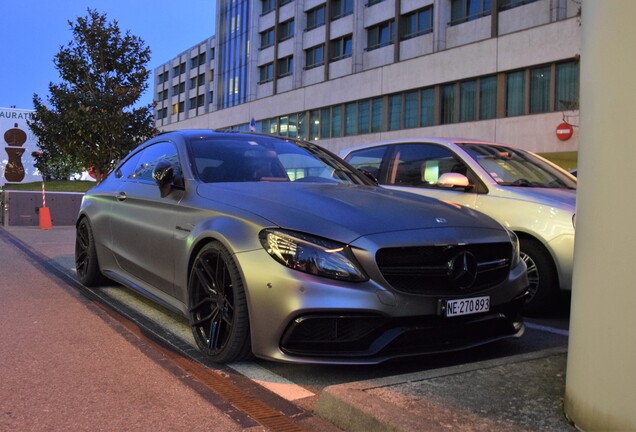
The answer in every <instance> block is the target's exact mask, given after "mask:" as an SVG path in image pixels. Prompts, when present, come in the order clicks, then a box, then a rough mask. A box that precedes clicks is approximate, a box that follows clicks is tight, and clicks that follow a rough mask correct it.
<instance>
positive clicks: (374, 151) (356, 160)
mask: <svg viewBox="0 0 636 432" xmlns="http://www.w3.org/2000/svg"><path fill="white" fill-rule="evenodd" d="M387 150H388V147H387V146H381V147H373V148H368V149H363V150H358V151H355V152H352V153H349V155H347V157H346V159H345V160H346V161H347V162H349V164H350V165H352V166H353V167H354V168H357V169H359V170H364V171H367V172H369V173H370V174H371V175H373V177H375V178H376V179H378V180H380V172H381V170H382V164H383V160H384V157H385V155H386V153H387ZM380 183H383V182H382V181H380Z"/></svg>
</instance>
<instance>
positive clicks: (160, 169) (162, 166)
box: [152, 161, 175, 198]
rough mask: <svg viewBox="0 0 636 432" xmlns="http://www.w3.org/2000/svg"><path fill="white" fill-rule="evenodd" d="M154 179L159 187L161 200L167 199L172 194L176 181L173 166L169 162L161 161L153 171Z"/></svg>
mask: <svg viewBox="0 0 636 432" xmlns="http://www.w3.org/2000/svg"><path fill="white" fill-rule="evenodd" d="M152 178H153V179H154V181H155V183H157V186H159V193H160V194H161V198H165V197H167V196H168V195H170V192H172V182H173V181H174V178H175V176H174V169H173V167H172V164H171V163H170V162H167V161H159V162H157V165H156V166H155V169H154V170H152Z"/></svg>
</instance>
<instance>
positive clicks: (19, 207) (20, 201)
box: [1, 190, 84, 226]
mask: <svg viewBox="0 0 636 432" xmlns="http://www.w3.org/2000/svg"><path fill="white" fill-rule="evenodd" d="M83 196H84V194H82V193H79V192H48V193H47V194H46V206H47V207H48V208H49V211H50V213H51V223H52V224H53V226H61V225H74V224H75V219H76V218H77V213H78V212H79V208H80V204H81V203H82V197H83ZM40 207H42V192H30V191H12V190H5V191H4V192H3V195H2V218H1V219H2V220H1V222H2V225H3V226H38V225H39V221H40V219H39V215H38V213H39V209H40Z"/></svg>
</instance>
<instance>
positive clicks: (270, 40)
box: [260, 28, 274, 49]
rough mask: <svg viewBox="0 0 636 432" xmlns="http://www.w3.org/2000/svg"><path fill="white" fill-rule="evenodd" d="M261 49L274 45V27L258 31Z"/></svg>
mask: <svg viewBox="0 0 636 432" xmlns="http://www.w3.org/2000/svg"><path fill="white" fill-rule="evenodd" d="M260 35H261V49H264V48H267V47H270V46H272V45H274V28H270V29H267V30H265V31H263V32H261V33H260Z"/></svg>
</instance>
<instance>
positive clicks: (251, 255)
mask: <svg viewBox="0 0 636 432" xmlns="http://www.w3.org/2000/svg"><path fill="white" fill-rule="evenodd" d="M518 253H519V252H518V242H517V239H516V236H515V235H514V234H513V233H512V232H510V231H508V230H506V229H505V228H503V227H502V226H501V225H500V224H499V223H497V222H495V221H494V220H492V219H490V218H489V217H487V216H485V215H483V214H481V213H478V212H475V211H472V210H469V209H464V208H459V206H456V205H454V204H450V203H445V202H442V201H438V200H434V199H430V198H426V197H418V196H415V195H412V194H406V193H402V192H399V191H389V190H385V189H382V188H379V187H377V186H375V185H373V184H372V183H371V182H370V181H369V180H368V179H366V178H365V177H364V176H361V175H360V174H359V173H358V172H357V171H356V170H354V169H352V168H351V167H350V166H348V165H347V164H346V163H344V162H343V161H341V160H340V159H338V158H337V157H336V156H334V155H332V154H330V153H328V152H325V151H324V150H322V149H320V148H319V147H317V146H315V145H311V144H308V143H302V142H294V141H290V140H286V139H281V138H277V137H271V136H265V135H258V134H238V133H218V132H213V131H201V130H195V131H178V132H171V133H167V134H163V135H160V136H158V137H156V138H154V139H152V140H150V141H149V142H147V143H145V144H143V145H142V146H140V147H139V148H138V149H136V150H135V151H133V152H132V153H131V154H130V155H129V156H128V157H127V158H126V159H124V160H123V161H122V162H121V163H120V164H119V165H118V166H117V167H116V168H115V170H114V171H113V172H112V173H111V174H110V175H109V176H108V177H107V178H106V179H105V180H104V181H102V182H101V183H100V184H98V185H97V186H95V187H94V188H93V189H92V190H91V191H89V192H88V193H87V194H86V195H85V197H84V200H83V202H82V206H81V209H80V214H79V217H78V223H77V242H76V264H77V271H78V278H79V279H80V281H81V282H82V283H84V284H85V285H97V284H99V283H101V282H102V279H101V276H102V275H105V276H107V277H108V278H110V279H113V280H115V281H117V282H119V283H122V284H123V285H125V286H127V287H129V288H132V289H135V290H137V291H139V292H141V293H143V294H144V295H146V296H147V297H149V298H151V299H154V300H155V301H157V302H159V303H161V304H163V305H165V306H167V307H169V308H171V309H172V310H174V311H176V312H178V313H180V314H182V315H184V316H185V317H187V318H188V319H189V320H190V323H191V326H192V330H193V335H194V339H195V341H196V343H197V345H198V346H199V348H200V349H201V350H202V352H204V353H205V354H206V355H208V356H209V357H210V358H211V359H212V360H214V361H218V362H229V361H239V360H243V359H246V358H248V357H249V356H250V355H252V354H254V355H256V356H258V357H261V358H266V359H272V360H279V361H288V362H299V363H360V364H362V363H378V362H381V361H384V360H387V359H390V358H396V357H401V356H408V355H417V354H423V353H431V352H440V351H449V350H456V349H462V348H467V347H470V346H474V345H479V344H483V343H486V342H490V341H494V340H497V339H501V338H505V337H514V336H520V335H521V334H522V333H523V322H522V320H521V318H520V316H519V310H520V308H521V306H522V304H523V302H524V301H525V300H524V299H525V295H526V287H527V284H528V281H527V276H526V266H525V264H524V263H523V261H521V260H520V259H519V255H518Z"/></svg>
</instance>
